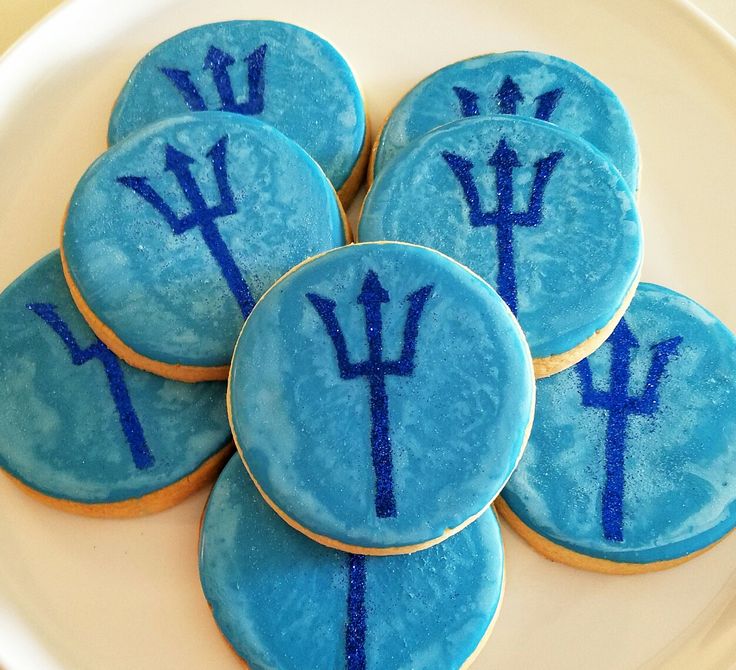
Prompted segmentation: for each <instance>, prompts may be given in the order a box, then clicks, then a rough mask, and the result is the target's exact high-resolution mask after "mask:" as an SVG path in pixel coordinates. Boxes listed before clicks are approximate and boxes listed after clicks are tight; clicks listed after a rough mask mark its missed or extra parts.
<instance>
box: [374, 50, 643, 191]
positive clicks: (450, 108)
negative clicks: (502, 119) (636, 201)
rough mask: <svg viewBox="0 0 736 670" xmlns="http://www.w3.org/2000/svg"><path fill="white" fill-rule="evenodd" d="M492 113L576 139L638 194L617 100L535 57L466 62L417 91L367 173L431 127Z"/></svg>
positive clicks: (566, 67) (562, 63) (580, 73)
mask: <svg viewBox="0 0 736 670" xmlns="http://www.w3.org/2000/svg"><path fill="white" fill-rule="evenodd" d="M492 114H518V115H519V116H524V117H527V118H534V119H540V120H542V121H548V122H550V123H554V124H555V125H557V126H560V127H561V128H564V129H565V130H568V131H570V132H571V133H573V134H574V135H578V136H579V137H582V138H583V139H584V140H586V141H588V142H590V143H591V144H592V145H593V146H595V147H596V148H597V149H598V150H599V151H600V152H601V153H603V154H605V155H606V156H607V157H608V158H609V159H610V160H611V162H612V163H613V164H614V165H615V166H616V167H617V168H618V170H619V172H621V174H622V175H623V178H624V180H625V181H626V182H627V183H628V185H629V187H630V188H631V190H632V191H635V190H636V188H637V183H638V178H639V151H638V148H637V143H636V137H635V135H634V129H633V127H632V125H631V120H630V119H629V117H628V115H627V113H626V110H625V109H624V107H623V105H622V104H621V101H620V100H619V99H618V98H617V97H616V94H615V93H614V92H613V91H611V89H609V88H608V87H607V86H606V85H605V84H604V83H602V82H601V81H599V80H598V79H596V78H595V77H594V76H593V75H591V74H590V73H588V72H586V71H585V70H583V69H582V68H581V67H579V66H578V65H575V63H571V62H570V61H567V60H564V59H562V58H556V57H554V56H548V55H546V54H540V53H535V52H533V51H510V52H507V53H496V54H488V55H485V56H477V57H475V58H469V59H467V60H463V61H460V62H458V63H453V64H452V65H448V66H447V67H444V68H442V69H441V70H438V71H437V72H435V73H433V74H431V75H429V77H427V78H426V79H424V80H423V81H421V82H420V83H419V84H417V85H416V86H415V87H414V88H413V89H412V90H411V91H409V92H408V93H407V94H406V95H405V96H404V97H403V98H402V99H401V100H400V101H399V103H398V104H397V105H396V107H395V108H394V110H393V111H392V112H391V115H390V116H389V117H388V119H387V120H386V123H385V125H384V127H383V129H382V131H381V134H380V136H379V138H378V140H377V142H376V146H375V149H374V156H373V161H372V168H371V173H372V175H374V176H375V175H377V174H379V173H380V172H381V171H382V170H383V168H384V167H385V166H386V165H388V164H389V163H390V162H391V160H393V158H394V156H396V155H397V154H398V153H399V152H400V151H401V150H402V149H403V148H404V147H405V146H407V145H408V144H410V143H411V142H413V141H414V140H415V139H417V138H419V137H421V136H422V135H424V134H425V133H427V132H429V131H430V130H433V129H434V128H437V127H439V126H441V125H444V124H446V123H450V122H451V121H456V120H457V119H461V118H465V117H472V116H489V115H492Z"/></svg>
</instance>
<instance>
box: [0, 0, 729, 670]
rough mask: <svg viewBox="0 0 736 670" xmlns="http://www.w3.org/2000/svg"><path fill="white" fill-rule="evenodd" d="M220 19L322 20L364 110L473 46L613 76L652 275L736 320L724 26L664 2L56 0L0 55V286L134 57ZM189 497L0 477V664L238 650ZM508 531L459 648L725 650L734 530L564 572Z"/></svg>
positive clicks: (180, 668) (633, 654)
mask: <svg viewBox="0 0 736 670" xmlns="http://www.w3.org/2000/svg"><path fill="white" fill-rule="evenodd" d="M417 17H419V19H417ZM229 18H275V19H281V20H285V21H291V22H294V23H298V24H301V25H303V26H305V27H308V28H311V29H313V30H315V31H317V32H319V33H320V34H322V35H324V36H326V37H327V38H328V39H329V40H330V41H332V42H333V43H334V44H335V45H336V46H337V47H338V49H340V50H341V51H342V52H343V53H344V54H345V55H346V56H347V58H348V59H349V60H350V61H351V63H352V65H353V67H354V68H355V70H356V72H357V73H358V75H359V77H360V79H361V81H362V84H363V87H364V90H365V93H366V95H367V99H368V106H369V110H370V112H371V116H372V121H373V126H374V129H375V128H376V127H377V125H378V123H379V122H380V121H381V119H382V118H383V116H384V115H385V114H386V112H387V111H388V110H389V109H390V108H391V107H392V105H393V104H394V103H395V102H396V100H397V99H398V98H399V97H400V96H401V95H402V94H403V93H404V91H405V90H407V89H408V88H409V87H410V86H411V85H413V84H414V83H415V82H417V81H418V80H419V79H420V78H422V77H424V76H425V75H426V74H428V73H430V72H431V71H433V70H435V69H437V68H438V67H440V66H442V65H445V64H446V63H450V62H452V61H455V60H458V59H461V58H465V57H467V56H472V55H475V54H479V53H484V52H488V51H504V50H509V49H533V50H540V51H546V52H549V53H554V54H557V55H560V56H563V57H566V58H569V59H572V60H574V61H576V62H578V63H580V64H581V65H582V66H584V67H585V68H587V69H589V70H590V71H591V72H593V73H594V74H596V75H598V76H599V77H601V78H602V79H603V80H604V81H606V82H607V83H608V84H609V85H610V86H611V87H612V88H613V89H614V90H616V91H617V92H618V94H619V95H620V96H621V98H622V99H623V101H624V103H625V105H626V106H627V107H628V109H629V111H630V113H631V115H632V117H633V120H634V125H635V127H636V130H637V132H638V135H639V138H640V143H641V149H642V154H643V165H644V168H643V169H644V171H643V180H642V188H641V199H640V200H641V213H642V219H643V221H644V225H645V227H646V234H647V254H648V255H647V259H646V263H645V269H644V276H645V278H646V279H648V280H653V281H658V282H661V283H664V284H668V285H670V286H672V287H673V288H676V289H678V290H680V291H684V292H685V293H688V294H689V295H691V296H693V297H694V298H696V299H697V300H699V301H701V302H702V303H704V304H705V305H706V306H708V307H709V308H711V309H712V310H713V311H715V312H716V313H717V314H719V315H720V316H721V317H722V318H723V319H724V320H725V321H726V323H727V324H729V325H730V326H731V327H732V328H733V327H736V303H735V300H734V291H733V286H734V284H736V269H735V268H734V264H733V257H734V250H735V249H736V195H735V193H736V192H735V190H734V178H735V177H736V122H735V121H736V113H735V112H734V110H736V45H735V44H734V43H733V42H732V41H731V40H730V39H729V38H728V37H727V36H726V34H725V33H723V32H719V30H718V29H717V28H716V27H715V26H714V25H713V24H711V23H709V22H708V21H707V20H706V19H705V18H704V17H703V16H702V15H700V14H698V13H697V12H695V11H694V10H693V9H692V8H691V7H690V6H689V5H686V4H682V3H680V2H675V1H673V0H669V1H667V0H647V1H646V2H638V1H637V0H598V1H597V2H579V0H556V1H555V2H554V3H552V2H534V0H494V1H489V0H485V1H484V0H456V1H455V2H447V1H440V2H422V3H421V5H420V4H419V3H417V4H416V5H411V4H409V3H408V2H406V3H403V4H402V3H401V2H397V1H396V0H373V1H372V2H365V3H363V2H347V1H345V2H342V3H340V2H336V1H331V0H320V1H317V0H311V1H310V2H300V1H299V0H278V1H277V0H208V1H207V2H202V1H201V0H200V1H196V0H190V1H184V2H181V1H180V2H175V1H174V0H155V1H153V0H126V1H125V2H109V1H105V0H74V1H72V2H68V3H67V4H65V5H63V6H62V7H61V9H60V10H58V11H56V12H55V13H53V14H52V15H51V16H49V17H48V18H47V19H46V20H45V21H44V22H43V23H42V24H40V25H39V26H37V27H36V28H35V29H34V30H33V31H32V32H31V33H29V34H28V35H27V36H26V37H25V38H24V39H23V40H22V41H21V42H20V43H19V44H17V45H16V47H15V48H14V49H12V50H11V51H10V52H9V53H8V54H7V56H6V57H5V58H4V59H3V60H2V61H1V62H0V233H1V235H0V239H2V247H1V248H0V259H1V262H0V286H4V285H5V284H7V283H8V282H9V281H10V280H12V279H13V278H14V277H15V276H16V275H17V274H18V273H19V272H21V271H22V270H23V269H25V268H26V267H27V266H28V265H29V264H30V263H31V262H33V261H35V260H36V259H37V258H38V257H39V256H41V254H43V253H45V252H47V251H49V250H50V249H52V248H53V247H54V246H56V244H57V239H58V234H59V226H60V223H61V219H62V216H63V213H64V209H65V206H66V203H67V199H68V198H69V195H70V194H71V192H72V189H73V188H74V185H75V183H76V181H77V179H78V178H79V177H80V175H81V174H82V172H83V171H84V169H85V168H86V167H87V165H88V164H89V163H90V162H91V161H92V159H93V158H95V157H96V156H97V155H98V154H99V153H100V152H102V151H103V149H104V148H105V131H106V127H107V120H108V113H109V111H110V109H111V106H112V104H113V101H114V99H115V97H116V95H117V93H118V90H119V89H120V87H121V85H122V83H123V81H124V80H125V78H126V76H127V74H128V72H129V71H130V69H131V68H132V67H133V65H134V64H135V62H136V61H137V60H138V59H139V58H140V57H141V56H142V55H143V54H144V53H145V52H146V51H147V50H148V49H149V48H151V47H152V46H153V45H155V44H156V43H158V42H159V41H161V40H163V39H164V38H166V37H168V36H170V35H173V34H174V33H176V32H178V31H180V30H182V29H184V28H187V27H190V26H192V25H196V24H198V23H204V22H209V21H214V20H222V19H229ZM204 502H205V494H204V493H201V494H199V495H197V496H195V497H194V498H193V499H191V500H189V501H188V502H186V503H185V504H183V505H181V506H180V507H178V508H176V509H173V510H170V511H168V512H164V513H162V514H158V515H155V516H152V517H148V518H143V519H138V520H131V521H98V520H89V519H84V518H77V517H73V516H69V515H65V514H63V513H61V512H56V511H54V510H51V509H47V508H46V507H43V506H41V505H39V504H38V503H36V502H34V501H32V500H30V499H29V498H27V497H26V496H25V495H23V494H22V493H21V492H20V491H18V490H16V488H15V487H13V486H12V485H11V484H10V483H9V482H7V481H6V480H5V479H4V478H3V479H0V665H3V664H4V665H5V667H6V668H7V670H17V669H19V668H22V669H24V670H25V669H30V668H32V669H33V670H45V669H48V668H65V669H74V670H100V669H104V670H116V669H120V670H123V669H124V670H130V669H133V668H134V669H136V670H148V669H156V670H161V669H162V668H177V670H187V669H189V668H196V669H203V668H215V667H216V668H221V669H223V670H224V669H227V668H233V669H235V668H239V667H241V666H240V665H239V663H238V661H237V659H236V657H235V656H234V655H233V654H232V652H231V651H230V649H229V648H228V647H227V645H226V644H225V642H224V641H223V640H222V638H221V637H220V635H219V633H218V631H217V628H216V627H215V624H214V622H213V620H212V618H211V617H210V613H209V610H208V608H207V605H206V603H205V600H204V598H203V596H202V593H201V591H200V587H199V581H198V575H197V534H198V521H199V516H200V513H201V511H202V507H203V505H204ZM504 536H505V540H506V546H507V556H508V558H507V565H508V581H507V590H506V599H505V603H504V608H503V611H502V613H501V616H500V620H499V623H498V626H497V628H496V631H495V633H494V635H493V637H492V638H491V640H490V642H489V644H488V646H487V647H486V649H485V650H484V651H483V653H482V654H481V655H480V657H479V659H478V660H477V662H476V663H475V665H474V667H476V668H479V669H482V668H595V669H596V670H606V669H608V668H610V669H614V668H615V669H616V670H620V669H622V668H635V667H642V666H644V667H648V668H657V667H667V668H672V667H683V668H697V669H698V670H706V669H708V668H713V669H715V668H718V669H723V668H728V667H732V665H733V664H736V575H735V574H733V573H732V571H733V569H734V566H735V565H736V536H732V537H730V538H728V539H727V540H726V541H724V542H723V543H721V544H720V545H719V546H718V547H716V548H715V549H714V550H713V551H710V552H708V553H707V554H705V555H704V556H702V557H700V558H698V559H696V560H694V561H693V562H691V563H688V564H685V565H684V566H682V567H679V568H676V569H674V570H672V571H669V572H664V573H657V574H652V575H645V576H638V577H606V576H601V575H595V574H588V573H584V572H578V571H576V570H573V569H572V568H568V567H565V566H561V565H556V564H553V563H550V562H548V561H546V560H544V559H542V558H540V557H539V556H537V555H536V554H535V553H534V552H533V551H531V550H530V549H529V548H528V547H527V546H526V545H524V544H523V543H522V542H521V541H520V540H519V539H518V538H517V537H515V536H514V534H513V533H512V532H511V531H510V530H509V529H508V528H504Z"/></svg>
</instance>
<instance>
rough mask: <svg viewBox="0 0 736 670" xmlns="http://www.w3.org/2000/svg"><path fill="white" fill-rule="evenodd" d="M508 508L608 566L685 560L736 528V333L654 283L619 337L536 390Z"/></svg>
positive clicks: (567, 549)
mask: <svg viewBox="0 0 736 670" xmlns="http://www.w3.org/2000/svg"><path fill="white" fill-rule="evenodd" d="M502 496H503V501H501V498H499V500H498V501H497V504H498V507H499V510H500V511H501V512H502V513H503V514H504V516H506V517H507V518H508V520H509V522H510V523H511V525H512V526H513V527H514V528H515V529H516V530H518V531H519V533H520V534H521V535H522V536H523V537H524V538H525V539H527V540H528V541H529V543H530V544H531V545H532V546H533V547H534V548H536V549H537V550H539V551H540V552H541V553H543V554H544V555H546V556H548V557H549V558H552V559H553V560H558V561H563V562H565V563H569V564H571V565H574V566H577V567H581V568H587V569H591V570H598V571H602V572H609V573H635V572H647V571H650V570H660V569H663V568H667V567H671V566H673V565H677V564H678V563H681V562H683V561H685V560H687V559H689V558H692V557H693V556H695V555H697V554H698V553H699V552H701V551H704V550H705V549H707V548H708V547H710V546H712V545H713V544H714V543H716V542H718V541H719V540H720V539H721V538H723V537H724V536H725V535H726V534H727V533H728V532H730V531H731V530H732V529H733V528H734V526H736V338H735V337H734V335H733V333H731V332H730V331H729V330H728V329H727V328H726V327H725V326H724V325H723V324H722V323H721V322H720V321H719V320H718V319H717V318H716V317H715V316H713V315H712V314H711V313H710V312H708V311H707V310H705V309H704V308H703V307H701V306H700V305H698V304H697V303H695V302H694V301H693V300H691V299H689V298H686V297H685V296H683V295H680V294H679V293H675V292H674V291H671V290H669V289H666V288H663V287H661V286H657V285H655V284H641V285H640V286H639V289H638V291H637V293H636V296H635V297H634V300H633V302H632V303H631V307H630V308H629V310H628V311H627V312H626V315H625V317H624V319H623V320H622V321H621V322H620V323H619V325H618V326H617V327H616V330H615V331H614V332H613V334H612V335H611V337H610V338H609V339H608V341H607V343H606V344H605V345H604V346H602V347H601V348H600V349H599V350H598V351H596V352H595V353H594V354H593V355H592V356H590V357H589V358H587V359H585V360H583V361H581V362H580V363H578V364H577V365H576V366H575V368H574V369H571V370H567V371H565V372H563V373H561V374H559V375H555V376H554V377H551V378H549V379H543V380H541V381H540V382H539V384H538V387H537V414H536V419H535V422H534V429H533V430H532V435H531V438H530V440H529V446H528V448H527V450H526V452H525V453H524V457H523V458H522V459H521V463H520V464H519V467H518V469H517V470H516V471H515V473H514V474H513V476H512V477H511V480H510V481H509V483H508V485H507V486H506V488H505V489H504V491H503V494H502Z"/></svg>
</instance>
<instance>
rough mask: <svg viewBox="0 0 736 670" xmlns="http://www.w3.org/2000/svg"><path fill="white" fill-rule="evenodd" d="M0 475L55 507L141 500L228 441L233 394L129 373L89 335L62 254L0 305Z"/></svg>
mask: <svg viewBox="0 0 736 670" xmlns="http://www.w3.org/2000/svg"><path fill="white" fill-rule="evenodd" d="M0 425H1V426H2V436H1V438H0V467H2V468H3V469H4V470H6V471H7V472H8V473H10V474H11V475H13V476H14V477H16V478H17V479H19V480H20V481H21V482H23V483H24V484H26V485H28V486H30V487H31V488H33V489H35V490H37V491H39V492H41V493H43V494H45V495H47V496H51V497H53V498H60V499H65V500H70V501H75V502H80V503H86V504H95V503H111V502H118V501H122V500H129V499H133V498H139V497H141V496H144V495H146V494H148V493H152V492H154V491H158V490H160V489H162V488H165V487H166V486H169V485H171V484H174V483H176V482H177V481H178V480H180V479H181V478H183V477H185V476H187V475H189V474H191V473H192V472H194V471H195V470H197V469H198V468H199V467H200V466H201V465H202V464H203V463H204V462H205V460H207V459H208V458H209V457H211V456H213V455H214V454H215V453H216V452H217V451H219V450H220V449H222V448H223V447H224V446H225V445H226V444H227V443H228V441H229V439H230V434H229V427H228V421H227V413H226V411H225V384H223V383H217V382H215V383H201V384H184V383H181V382H173V381H169V380H165V379H162V378H160V377H156V376H154V375H152V374H148V373H146V372H142V371H140V370H136V369H134V368H131V367H129V366H128V365H126V364H125V363H123V362H122V361H120V360H118V358H117V357H115V356H114V354H112V353H111V352H110V351H109V349H107V347H105V345H104V344H102V343H101V342H100V341H99V340H98V339H97V338H96V337H95V336H94V334H93V333H92V331H90V329H89V327H88V326H87V324H86V323H85V321H84V319H83V318H82V316H81V314H79V312H78V311H77V308H76V307H75V305H74V302H73V301H72V298H71V295H70V294H69V291H68V289H67V286H66V283H65V281H64V276H63V273H62V270H61V261H60V258H59V252H58V251H55V252H53V253H52V254H49V255H48V256H46V257H45V258H44V259H42V260H41V261H39V262H38V263H36V264H35V265H33V266H32V267H31V268H30V269H29V270H27V271H26V272H25V273H24V274H23V275H21V276H20V277H19V278H18V279H16V281H15V282H14V283H13V284H11V285H10V286H9V287H8V288H6V289H5V291H4V292H3V293H2V294H1V295H0Z"/></svg>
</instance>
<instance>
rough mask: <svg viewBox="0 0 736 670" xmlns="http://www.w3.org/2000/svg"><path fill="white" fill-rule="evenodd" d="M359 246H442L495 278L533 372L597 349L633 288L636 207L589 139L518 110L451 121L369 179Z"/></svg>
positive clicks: (637, 254)
mask: <svg viewBox="0 0 736 670" xmlns="http://www.w3.org/2000/svg"><path fill="white" fill-rule="evenodd" d="M358 237H359V238H360V240H361V241H365V242H367V241H373V240H403V241H406V242H413V243H416V244H422V245H425V246H428V247H432V248H433V249H438V250H439V251H442V252H444V253H446V254H447V255H448V256H451V257H453V258H455V259H457V260H458V261H460V262H461V263H463V264H464V265H467V266H468V267H469V268H470V269H471V270H474V271H475V272H477V273H478V274H479V275H480V276H481V277H483V278H484V279H485V280H486V281H488V282H489V283H491V285H493V286H494V287H495V288H496V289H497V290H498V292H499V294H500V295H501V297H502V298H503V299H504V300H505V301H506V303H507V304H508V306H509V307H510V308H511V311H512V312H513V313H514V314H516V316H517V317H518V319H519V323H520V324H521V327H522V329H523V330H524V334H525V335H526V338H527V340H528V341H529V347H530V349H531V351H532V356H533V357H534V367H535V371H536V374H537V376H538V377H544V376H548V375H550V374H553V373H555V372H558V371H560V370H563V369H565V368H566V367H569V366H570V365H573V364H575V363H577V362H578V361H579V360H581V359H582V358H584V357H585V356H587V355H588V354H589V353H591V352H592V351H594V350H595V349H596V348H597V347H598V346H600V344H601V343H602V342H603V341H604V340H605V338H606V337H607V335H608V334H609V333H610V332H611V331H612V330H613V327H614V326H615V324H616V323H617V321H618V319H619V318H620V317H621V315H622V314H623V311H624V309H625V308H626V305H627V304H628V302H629V301H630V300H631V297H632V295H633V293H634V290H635V288H636V283H637V281H638V275H639V269H640V265H641V260H642V241H641V226H640V223H639V217H638V214H637V210H636V204H635V201H634V197H633V196H632V194H631V191H630V190H629V188H628V187H627V185H626V183H625V182H624V180H623V179H622V178H621V175H620V174H619V173H618V171H617V170H616V168H615V167H614V166H613V165H612V164H611V162H610V161H608V160H607V159H606V158H605V157H604V156H603V155H602V154H601V153H600V152H598V151H597V150H596V149H595V148H593V146H592V145H590V144H588V143H587V142H584V141H583V140H581V139H580V138H578V137H576V136H574V135H572V134H570V133H569V132H567V131H564V130H561V129H560V128H557V127H555V126H552V125H551V124H549V123H544V122H542V121H536V120H532V119H524V118H521V117H515V116H494V117H477V118H474V119H464V120H461V121H456V122H455V123H451V124H448V125H446V126H443V127H442V128H440V129H438V130H435V131H433V132H431V133H429V134H427V135H424V136H423V137H422V138H420V139H418V140H416V141H415V142H414V143H413V144H412V145H411V146H410V147H408V148H407V149H406V150H405V151H403V152H402V153H401V155H400V156H398V157H397V158H396V159H395V160H394V161H392V162H391V164H390V165H389V166H387V167H386V169H385V170H383V172H381V174H380V175H379V177H378V178H377V179H376V181H375V182H374V183H373V186H372V188H371V190H370V191H369V193H368V196H367V198H366V201H365V205H364V207H363V213H362V216H361V219H360V227H359V229H358Z"/></svg>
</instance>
